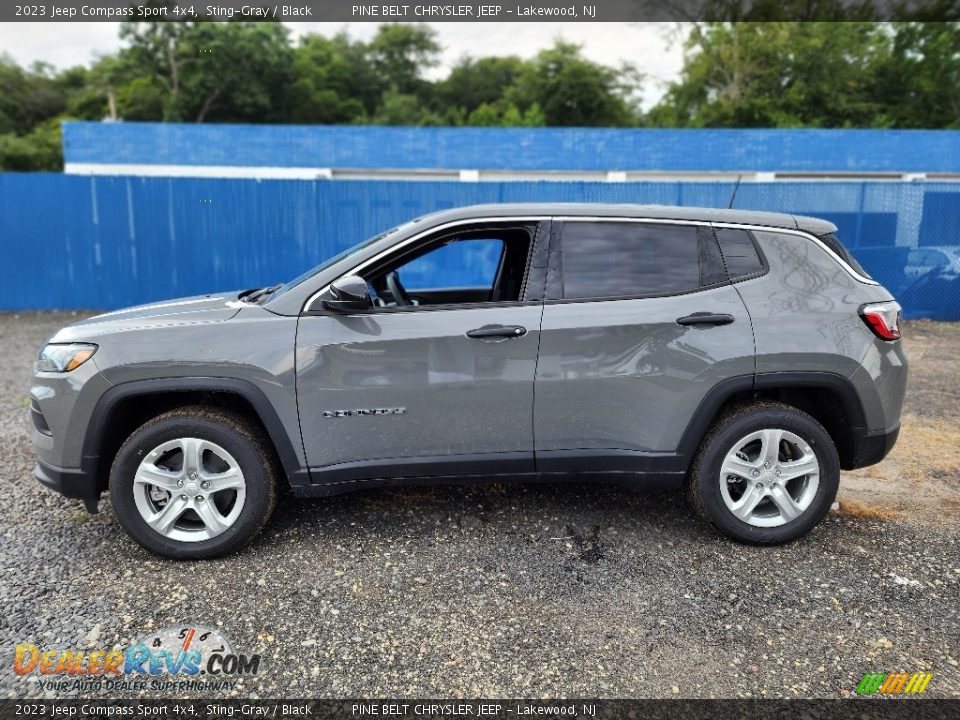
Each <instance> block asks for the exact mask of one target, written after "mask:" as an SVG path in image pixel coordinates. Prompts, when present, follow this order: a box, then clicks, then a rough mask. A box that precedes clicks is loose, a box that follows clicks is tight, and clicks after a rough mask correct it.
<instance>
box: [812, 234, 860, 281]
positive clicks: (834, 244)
mask: <svg viewBox="0 0 960 720" xmlns="http://www.w3.org/2000/svg"><path fill="white" fill-rule="evenodd" d="M820 240H821V242H823V244H824V245H826V246H827V247H828V248H830V249H831V250H833V252H835V253H836V254H837V255H838V256H840V259H841V260H843V261H844V262H845V263H846V264H847V265H849V266H850V267H852V268H853V269H854V270H855V271H856V272H858V273H859V274H860V275H863V276H864V277H865V278H868V277H870V273H868V272H867V271H866V270H864V269H863V266H862V265H860V263H858V262H857V259H856V258H855V257H854V256H853V255H851V254H850V251H849V250H847V249H846V248H845V247H844V246H843V243H842V242H840V240H839V239H838V238H837V236H836V235H834V234H833V233H828V234H827V235H821V236H820Z"/></svg>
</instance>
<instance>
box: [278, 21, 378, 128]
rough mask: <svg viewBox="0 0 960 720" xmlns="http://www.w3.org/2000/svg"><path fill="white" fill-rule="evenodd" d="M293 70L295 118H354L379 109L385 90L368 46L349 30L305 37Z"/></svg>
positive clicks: (323, 120)
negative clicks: (370, 56) (352, 38)
mask: <svg viewBox="0 0 960 720" xmlns="http://www.w3.org/2000/svg"><path fill="white" fill-rule="evenodd" d="M293 70H294V76H295V80H294V82H293V85H292V88H291V101H290V107H291V119H292V120H293V122H298V123H349V122H354V121H356V120H357V119H358V118H361V117H365V116H369V115H372V114H374V113H375V112H376V110H377V106H378V104H379V103H380V100H381V96H382V94H383V91H384V82H383V80H382V78H381V77H380V76H379V74H378V73H377V71H376V70H375V68H374V66H373V63H372V62H371V61H370V59H369V57H368V52H367V48H366V46H365V45H364V44H363V43H360V42H353V41H351V40H350V37H349V36H348V35H347V34H346V33H339V34H338V35H336V36H334V37H333V38H326V37H324V36H322V35H307V36H306V37H304V38H303V39H302V41H301V43H300V46H299V47H298V48H297V49H296V51H295V58H294V65H293Z"/></svg>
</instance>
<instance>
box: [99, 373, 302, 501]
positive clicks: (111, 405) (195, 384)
mask: <svg viewBox="0 0 960 720" xmlns="http://www.w3.org/2000/svg"><path fill="white" fill-rule="evenodd" d="M176 391H200V392H202V391H209V392H220V393H230V394H234V395H238V396H240V397H242V398H243V399H244V400H246V401H247V402H249V403H250V405H251V407H253V409H254V412H256V413H257V416H258V418H259V420H260V422H261V423H262V424H263V427H264V428H265V429H266V431H267V434H268V435H269V436H270V441H271V442H272V443H273V447H274V449H275V450H276V452H277V457H279V458H280V464H281V465H282V466H283V471H284V473H285V474H286V476H287V478H288V479H289V481H290V484H291V485H301V484H303V485H305V484H309V482H310V479H309V478H310V476H309V471H308V470H307V469H306V468H304V467H302V466H301V465H300V461H299V460H298V458H297V454H296V452H295V450H294V448H293V444H292V443H291V442H290V437H289V436H288V434H287V432H286V430H285V429H284V427H283V423H281V422H280V418H279V417H278V416H277V412H276V410H274V408H273V405H271V404H270V401H269V400H268V399H267V396H266V395H264V393H263V391H262V390H261V389H260V388H258V387H257V386H256V385H254V384H253V383H251V382H249V381H247V380H238V379H236V378H219V377H177V378H157V379H150V380H134V381H132V382H127V383H122V384H120V385H115V386H113V387H112V388H110V389H109V390H107V391H106V392H105V393H104V394H103V395H102V396H101V398H100V399H99V400H98V401H97V405H96V407H95V408H94V409H93V413H92V414H91V416H90V420H89V422H88V423H87V433H86V436H85V437H84V439H83V467H84V469H86V470H88V471H89V472H91V473H96V471H97V466H98V464H99V459H100V448H101V447H102V444H103V439H104V438H103V433H104V428H105V427H107V420H108V419H109V418H110V415H111V414H112V413H113V411H114V409H115V408H116V407H117V405H118V404H119V403H120V402H121V401H123V400H127V399H129V398H131V397H138V396H143V395H156V394H158V393H167V392H176Z"/></svg>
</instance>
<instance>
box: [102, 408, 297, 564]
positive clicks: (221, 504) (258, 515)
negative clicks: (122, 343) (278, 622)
mask: <svg viewBox="0 0 960 720" xmlns="http://www.w3.org/2000/svg"><path fill="white" fill-rule="evenodd" d="M188 457H189V458H192V460H187V458H188ZM277 477H278V472H277V468H276V462H275V461H274V456H273V453H272V451H271V449H270V448H269V447H268V446H267V445H265V443H264V442H263V440H261V439H260V438H259V437H258V435H257V433H256V432H255V431H254V430H253V429H252V428H251V426H250V425H249V424H248V423H247V422H245V421H244V419H243V418H241V417H239V416H237V415H234V414H232V413H229V412H227V411H224V410H221V409H217V408H205V407H199V406H198V407H187V408H181V409H177V410H172V411H170V412H166V413H163V414H162V415H158V416H157V417H155V418H153V419H152V420H150V421H149V422H147V423H146V424H144V425H142V426H141V427H140V428H138V429H137V430H136V431H134V433H133V434H132V435H130V437H128V438H127V440H126V441H125V442H124V443H123V445H122V446H121V447H120V450H119V451H118V452H117V455H116V458H115V459H114V461H113V466H112V468H111V471H110V499H111V501H112V503H113V508H114V511H115V512H116V514H117V519H118V520H119V521H120V524H121V525H122V526H123V529H124V530H126V531H127V533H128V534H129V535H130V537H132V538H133V539H134V540H135V541H136V542H137V543H139V544H140V545H141V546H143V547H144V548H146V549H147V550H149V551H150V552H152V553H155V554H157V555H162V556H164V557H168V558H173V559H177V560H196V559H201V558H213V557H220V556H223V555H228V554H230V553H233V552H236V551H237V550H239V549H240V548H242V547H243V546H244V545H246V544H247V543H248V542H250V541H251V540H252V539H253V538H254V537H256V535H257V533H259V532H260V531H261V530H262V529H263V527H264V526H265V525H266V524H267V521H268V520H269V519H270V516H271V515H272V514H273V510H274V507H275V506H276V502H277V484H278V483H277ZM150 519H153V524H152V525H151V523H150V522H148V520H150Z"/></svg>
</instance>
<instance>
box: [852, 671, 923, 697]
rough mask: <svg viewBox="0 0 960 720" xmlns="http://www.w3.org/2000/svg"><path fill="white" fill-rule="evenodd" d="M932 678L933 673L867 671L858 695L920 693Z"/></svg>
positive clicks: (858, 689)
mask: <svg viewBox="0 0 960 720" xmlns="http://www.w3.org/2000/svg"><path fill="white" fill-rule="evenodd" d="M932 679H933V673H867V674H866V675H864V676H863V680H861V681H860V684H859V685H858V686H857V695H873V694H881V695H919V694H920V693H922V692H923V691H924V690H926V689H927V685H929V684H930V681H931V680H932Z"/></svg>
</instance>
